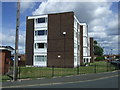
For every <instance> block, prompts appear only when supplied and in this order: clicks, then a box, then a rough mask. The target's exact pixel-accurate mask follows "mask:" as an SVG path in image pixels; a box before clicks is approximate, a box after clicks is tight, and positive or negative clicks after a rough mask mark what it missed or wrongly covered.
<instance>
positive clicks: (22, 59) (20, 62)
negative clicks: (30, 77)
mask: <svg viewBox="0 0 120 90" xmlns="http://www.w3.org/2000/svg"><path fill="white" fill-rule="evenodd" d="M11 59H12V61H14V54H12V55H11ZM18 66H25V54H18Z"/></svg>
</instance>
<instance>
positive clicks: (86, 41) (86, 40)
mask: <svg viewBox="0 0 120 90" xmlns="http://www.w3.org/2000/svg"><path fill="white" fill-rule="evenodd" d="M87 43H88V39H87V37H83V47H87V46H88V44H87Z"/></svg>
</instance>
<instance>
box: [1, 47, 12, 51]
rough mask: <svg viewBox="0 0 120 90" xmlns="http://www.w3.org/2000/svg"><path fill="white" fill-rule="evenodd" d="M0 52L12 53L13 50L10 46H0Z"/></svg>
mask: <svg viewBox="0 0 120 90" xmlns="http://www.w3.org/2000/svg"><path fill="white" fill-rule="evenodd" d="M0 50H7V51H13V50H14V48H12V47H11V46H0Z"/></svg>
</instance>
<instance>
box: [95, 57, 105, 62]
mask: <svg viewBox="0 0 120 90" xmlns="http://www.w3.org/2000/svg"><path fill="white" fill-rule="evenodd" d="M101 60H105V58H104V57H101V56H99V57H96V59H95V61H101Z"/></svg>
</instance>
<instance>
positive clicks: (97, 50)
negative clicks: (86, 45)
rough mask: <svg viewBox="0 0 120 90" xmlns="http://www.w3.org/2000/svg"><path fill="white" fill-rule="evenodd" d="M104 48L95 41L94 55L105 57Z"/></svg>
mask: <svg viewBox="0 0 120 90" xmlns="http://www.w3.org/2000/svg"><path fill="white" fill-rule="evenodd" d="M103 51H104V50H103V48H102V47H100V46H98V43H97V41H96V40H95V41H94V55H98V56H102V55H103Z"/></svg>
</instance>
